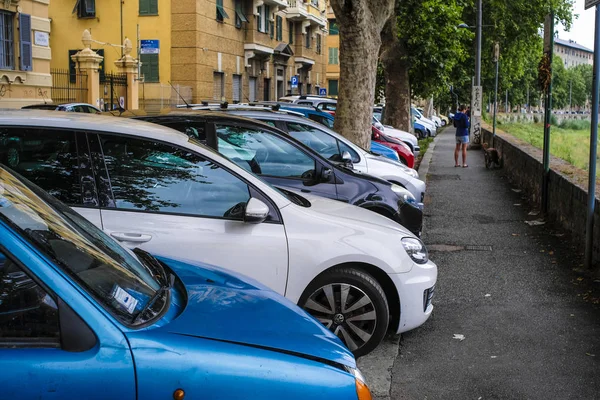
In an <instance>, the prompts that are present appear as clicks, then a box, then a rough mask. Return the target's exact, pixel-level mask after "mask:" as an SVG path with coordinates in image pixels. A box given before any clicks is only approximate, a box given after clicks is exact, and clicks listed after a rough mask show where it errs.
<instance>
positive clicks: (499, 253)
mask: <svg viewBox="0 0 600 400" xmlns="http://www.w3.org/2000/svg"><path fill="white" fill-rule="evenodd" d="M454 146H455V140H454V128H447V129H445V130H444V131H443V132H442V133H441V134H440V136H439V137H438V138H437V139H436V142H435V147H434V148H433V149H430V150H428V152H429V151H432V155H431V162H430V164H429V165H428V168H427V166H425V165H423V167H424V168H422V169H421V171H420V174H421V178H422V179H425V176H424V172H425V171H424V170H427V169H428V171H427V182H428V187H427V195H426V199H425V207H426V208H425V213H426V215H425V228H424V235H423V240H424V241H425V243H426V244H427V246H428V247H429V249H430V257H431V259H432V260H433V261H435V262H436V263H437V265H438V268H439V277H438V284H437V286H436V297H435V298H434V306H435V309H434V311H433V315H432V317H431V318H430V319H429V321H427V322H426V323H425V325H424V326H423V327H421V328H419V329H416V330H414V331H411V332H408V333H406V334H403V335H402V340H401V343H400V352H399V355H398V358H397V359H396V361H395V363H394V367H393V375H392V387H391V398H392V399H482V400H483V399H600V306H599V305H598V298H597V296H598V295H597V292H598V286H599V285H598V283H592V282H589V281H587V280H586V279H582V278H578V277H577V275H575V273H574V272H573V271H572V269H573V268H574V267H576V266H577V264H576V263H577V261H575V260H574V259H573V258H572V257H571V254H572V253H573V252H572V250H571V248H570V247H569V246H568V245H565V244H564V243H563V242H565V240H562V239H561V237H560V234H558V235H556V234H554V233H553V232H550V231H549V229H548V228H547V227H546V226H533V227H532V226H529V225H527V224H525V222H524V221H525V220H532V219H536V218H538V217H535V216H530V215H528V213H529V212H530V211H531V210H530V209H529V208H527V206H526V204H524V203H523V200H522V199H521V196H520V194H519V193H518V190H516V188H512V187H511V186H510V184H509V183H508V182H507V181H506V179H505V178H504V177H503V173H502V170H486V169H485V167H484V162H483V152H482V151H469V152H468V160H467V162H468V164H469V168H455V167H454V159H453V149H454ZM459 163H462V160H459ZM424 164H425V160H424ZM593 285H595V286H596V288H595V289H594V290H595V292H593V291H591V290H592V288H593ZM594 303H595V304H594ZM455 335H463V336H464V339H463V340H461V336H455Z"/></svg>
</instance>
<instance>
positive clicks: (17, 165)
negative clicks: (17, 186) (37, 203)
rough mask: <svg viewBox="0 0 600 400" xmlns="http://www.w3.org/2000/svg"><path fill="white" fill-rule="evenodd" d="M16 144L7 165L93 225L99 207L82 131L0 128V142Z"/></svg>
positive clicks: (86, 145)
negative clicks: (11, 159) (14, 153)
mask: <svg viewBox="0 0 600 400" xmlns="http://www.w3.org/2000/svg"><path fill="white" fill-rule="evenodd" d="M3 141H4V142H6V143H15V146H16V144H18V147H16V148H15V150H16V156H15V157H16V158H13V162H12V163H11V165H10V166H11V168H12V169H13V170H14V171H16V172H18V173H19V174H21V175H23V176H24V177H25V178H27V179H29V180H30V181H31V182H33V183H35V184H36V185H38V186H39V187H41V188H42V189H44V190H45V191H47V192H48V193H50V194H51V195H52V196H54V197H56V198H57V199H58V200H60V201H62V202H63V203H65V204H67V205H69V206H70V207H72V208H73V209H75V210H76V211H77V212H78V213H80V214H82V215H83V216H85V217H86V218H87V219H88V220H90V221H91V222H93V223H94V224H95V225H97V226H101V225H102V223H101V220H100V208H99V204H98V196H97V191H96V185H95V182H94V176H93V172H92V166H91V158H90V151H89V147H88V144H87V141H86V137H85V133H84V132H78V131H75V130H71V129H66V128H37V127H36V128H33V127H32V128H23V127H3V128H0V143H2V142H3Z"/></svg>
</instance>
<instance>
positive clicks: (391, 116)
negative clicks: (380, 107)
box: [380, 14, 411, 132]
mask: <svg viewBox="0 0 600 400" xmlns="http://www.w3.org/2000/svg"><path fill="white" fill-rule="evenodd" d="M406 56H407V54H406V47H405V46H404V44H403V43H402V42H401V41H400V40H399V39H398V26H397V24H396V15H395V14H394V15H392V16H391V17H390V18H389V19H388V21H387V22H386V24H385V26H384V28H383V30H382V32H381V53H380V58H381V63H382V64H383V70H384V74H385V115H384V120H383V123H384V124H385V125H391V126H393V127H394V128H397V129H401V130H404V131H407V132H410V129H411V117H410V77H409V74H408V72H409V64H408V59H407V57H406Z"/></svg>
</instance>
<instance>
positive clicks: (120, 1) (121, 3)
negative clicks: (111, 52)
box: [119, 0, 125, 58]
mask: <svg viewBox="0 0 600 400" xmlns="http://www.w3.org/2000/svg"><path fill="white" fill-rule="evenodd" d="M124 2H125V0H119V3H120V5H121V42H120V43H121V44H123V40H125V39H124V38H123V3H124ZM123 55H124V53H123V47H121V58H123Z"/></svg>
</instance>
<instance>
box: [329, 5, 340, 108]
mask: <svg viewBox="0 0 600 400" xmlns="http://www.w3.org/2000/svg"><path fill="white" fill-rule="evenodd" d="M327 20H328V23H329V34H328V36H327V94H328V95H329V96H332V97H337V95H338V88H339V81H340V31H339V28H338V25H337V22H336V20H335V15H334V14H333V10H332V9H331V7H329V9H328V11H327Z"/></svg>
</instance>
